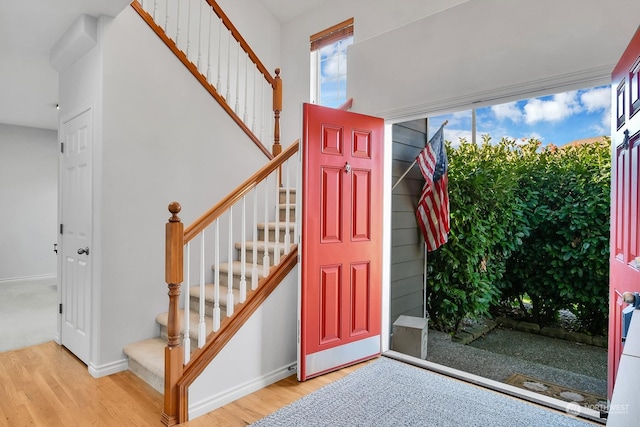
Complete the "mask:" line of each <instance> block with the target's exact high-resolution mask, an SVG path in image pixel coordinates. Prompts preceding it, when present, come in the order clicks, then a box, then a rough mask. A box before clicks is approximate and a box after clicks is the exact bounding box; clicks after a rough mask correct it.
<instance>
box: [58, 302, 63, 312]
mask: <svg viewBox="0 0 640 427" xmlns="http://www.w3.org/2000/svg"><path fill="white" fill-rule="evenodd" d="M58 314H62V303H60V305H59V306H58Z"/></svg>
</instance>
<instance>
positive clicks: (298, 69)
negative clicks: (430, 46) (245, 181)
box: [281, 0, 469, 141]
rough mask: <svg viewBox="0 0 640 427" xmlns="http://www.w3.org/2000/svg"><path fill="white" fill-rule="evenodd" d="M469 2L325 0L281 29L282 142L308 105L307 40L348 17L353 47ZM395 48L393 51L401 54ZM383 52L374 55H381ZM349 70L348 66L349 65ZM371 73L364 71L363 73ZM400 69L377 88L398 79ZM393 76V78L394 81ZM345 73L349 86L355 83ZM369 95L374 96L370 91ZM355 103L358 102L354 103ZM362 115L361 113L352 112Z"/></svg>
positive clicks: (296, 130) (295, 133)
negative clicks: (304, 107)
mask: <svg viewBox="0 0 640 427" xmlns="http://www.w3.org/2000/svg"><path fill="white" fill-rule="evenodd" d="M466 1H469V0H432V1H424V0H402V1H393V2H392V1H388V0H349V1H342V0H326V1H324V2H322V4H320V6H319V7H317V8H315V9H313V10H310V11H309V12H307V13H304V14H302V15H300V16H297V17H296V18H294V19H292V20H291V21H289V22H286V23H284V24H283V25H282V30H281V34H282V36H281V43H282V48H281V51H282V76H283V77H282V79H283V86H284V111H283V113H282V117H283V119H282V120H283V140H284V141H289V140H291V141H293V140H295V139H296V138H299V137H300V136H301V134H300V132H301V131H300V124H301V123H302V118H301V111H302V110H301V104H302V103H303V102H309V83H310V81H309V76H310V52H309V37H310V36H311V35H312V34H315V33H317V32H319V31H322V30H324V29H326V28H329V27H331V26H332V25H335V24H337V23H340V22H342V21H344V20H346V19H349V18H351V17H353V18H354V44H357V43H360V42H362V41H365V40H368V39H370V38H372V37H375V36H379V35H380V34H386V33H388V32H390V31H392V30H394V29H396V28H398V27H402V26H404V25H406V24H408V23H411V22H414V21H416V20H419V19H421V18H424V17H426V16H429V15H433V14H435V13H438V12H440V11H442V10H445V9H448V8H450V7H453V6H455V5H457V4H461V3H465V2H466ZM400 46H402V45H399V46H396V47H395V48H394V50H403V49H404V46H402V48H399V47H400ZM382 54H384V52H378V53H377V54H376V58H377V57H378V56H377V55H382ZM349 66H350V65H349ZM369 72H375V71H374V70H364V71H363V73H365V74H366V73H369ZM402 72H403V70H402V67H398V69H397V70H395V71H394V74H393V75H391V76H386V77H385V79H384V80H382V81H381V82H380V84H383V83H384V84H388V83H389V82H390V81H391V79H395V78H397V77H400V78H402V76H401V75H398V73H402ZM396 76H397V77H396ZM359 78H360V76H353V75H352V70H351V69H349V82H348V85H351V80H352V79H356V80H357V79H359ZM372 92H375V91H374V90H372ZM356 102H358V99H356ZM354 111H358V112H365V110H356V109H354Z"/></svg>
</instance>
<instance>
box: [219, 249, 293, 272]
mask: <svg viewBox="0 0 640 427" xmlns="http://www.w3.org/2000/svg"><path fill="white" fill-rule="evenodd" d="M240 252H241V250H240V249H238V253H237V256H238V259H240ZM273 255H274V250H269V266H273V265H274V262H275V259H274V256H273ZM246 257H247V258H246V259H247V261H248V263H247V270H249V269H251V268H253V249H247V255H246ZM263 258H264V248H258V260H257V261H258V269H262V265H263V262H262V261H263ZM282 258H284V248H283V247H280V259H282ZM225 275H226V274H225ZM220 276H221V279H222V274H220Z"/></svg>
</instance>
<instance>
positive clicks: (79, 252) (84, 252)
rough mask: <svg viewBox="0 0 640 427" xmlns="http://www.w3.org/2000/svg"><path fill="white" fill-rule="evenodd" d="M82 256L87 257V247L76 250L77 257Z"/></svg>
mask: <svg viewBox="0 0 640 427" xmlns="http://www.w3.org/2000/svg"><path fill="white" fill-rule="evenodd" d="M82 254H87V255H89V246H87V247H86V248H80V249H78V255H82Z"/></svg>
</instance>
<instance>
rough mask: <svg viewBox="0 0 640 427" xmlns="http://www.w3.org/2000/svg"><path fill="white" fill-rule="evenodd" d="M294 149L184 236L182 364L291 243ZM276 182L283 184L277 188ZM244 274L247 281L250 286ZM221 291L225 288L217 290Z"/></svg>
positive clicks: (296, 166) (296, 163) (293, 240)
mask: <svg viewBox="0 0 640 427" xmlns="http://www.w3.org/2000/svg"><path fill="white" fill-rule="evenodd" d="M297 145H298V143H297V142H296V143H295V144H294V145H292V146H291V147H289V148H288V149H287V150H285V152H283V153H282V154H281V155H279V156H277V157H276V158H275V159H274V160H273V161H272V162H271V163H274V162H278V163H279V166H278V167H274V166H271V168H270V169H271V170H268V169H269V168H267V172H262V173H260V172H258V173H257V174H256V175H258V174H259V175H260V176H258V178H259V179H255V177H256V175H254V177H252V178H250V179H249V180H248V181H247V183H245V184H243V186H241V187H239V189H240V190H239V191H238V190H236V191H237V192H234V193H232V194H230V195H229V196H228V197H227V198H226V199H225V200H223V201H221V202H220V203H219V204H218V205H216V206H214V207H213V208H212V209H211V210H210V211H209V212H207V213H205V214H204V215H203V216H202V217H200V218H199V219H198V220H197V221H196V222H195V223H194V224H192V225H191V226H189V227H187V229H186V230H185V231H184V257H183V258H184V267H183V268H184V270H185V271H186V274H185V279H186V280H185V282H184V283H183V285H186V286H185V287H184V295H185V297H184V298H183V301H182V307H181V309H182V310H183V317H182V318H183V320H182V322H183V324H182V331H181V333H182V334H183V339H182V341H181V342H182V344H183V346H184V361H185V364H187V363H188V362H189V360H190V354H191V352H192V351H193V350H194V349H195V348H194V347H197V348H202V347H203V346H204V345H205V344H206V341H207V337H208V336H209V334H211V333H212V332H216V331H218V330H219V329H220V326H221V322H222V321H223V320H224V318H227V317H232V316H233V315H234V306H235V305H236V304H240V303H243V302H245V300H246V298H247V297H248V295H249V293H250V292H252V291H254V290H256V289H257V288H258V283H259V280H260V279H262V278H264V277H267V276H268V275H269V271H270V269H271V268H275V267H276V266H277V265H278V264H279V263H280V260H281V259H282V257H283V256H284V255H286V254H288V253H289V252H290V251H291V248H292V247H293V245H295V244H297V239H296V236H295V232H294V233H292V232H291V230H292V228H293V229H295V225H294V224H295V223H296V218H295V217H294V213H295V211H296V210H295V208H296V203H297V198H296V191H295V189H294V188H288V187H285V186H284V185H289V183H290V182H291V180H293V181H294V182H296V183H297V182H299V179H298V177H297V176H295V177H293V178H292V177H291V175H297V174H298V171H299V163H300V159H299V156H294V155H293V154H295V153H296V152H297V149H298V147H297ZM267 166H269V165H267ZM282 175H284V179H282V178H281V176H282ZM252 179H253V181H252ZM282 181H283V182H284V184H283V185H280V184H278V183H279V182H282ZM259 209H264V216H263V217H262V218H260V219H262V220H263V221H264V222H263V223H258V218H259V216H258V211H259ZM247 212H251V213H252V214H249V215H247ZM223 227H224V229H223V231H222V232H221V228H223ZM260 233H262V234H261V235H260ZM260 252H262V256H260ZM260 262H262V263H263V264H262V265H261V264H260ZM247 275H250V276H251V277H250V281H249V280H247ZM223 279H226V283H224V282H223ZM248 282H250V288H248V286H247V284H248ZM223 286H226V289H224V290H222V289H221V288H222V287H223ZM222 307H224V308H225V311H224V312H222ZM222 313H224V315H223V314H222ZM196 319H197V320H196ZM195 323H197V325H196V324H195ZM192 340H193V341H192ZM192 343H193V344H192Z"/></svg>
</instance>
